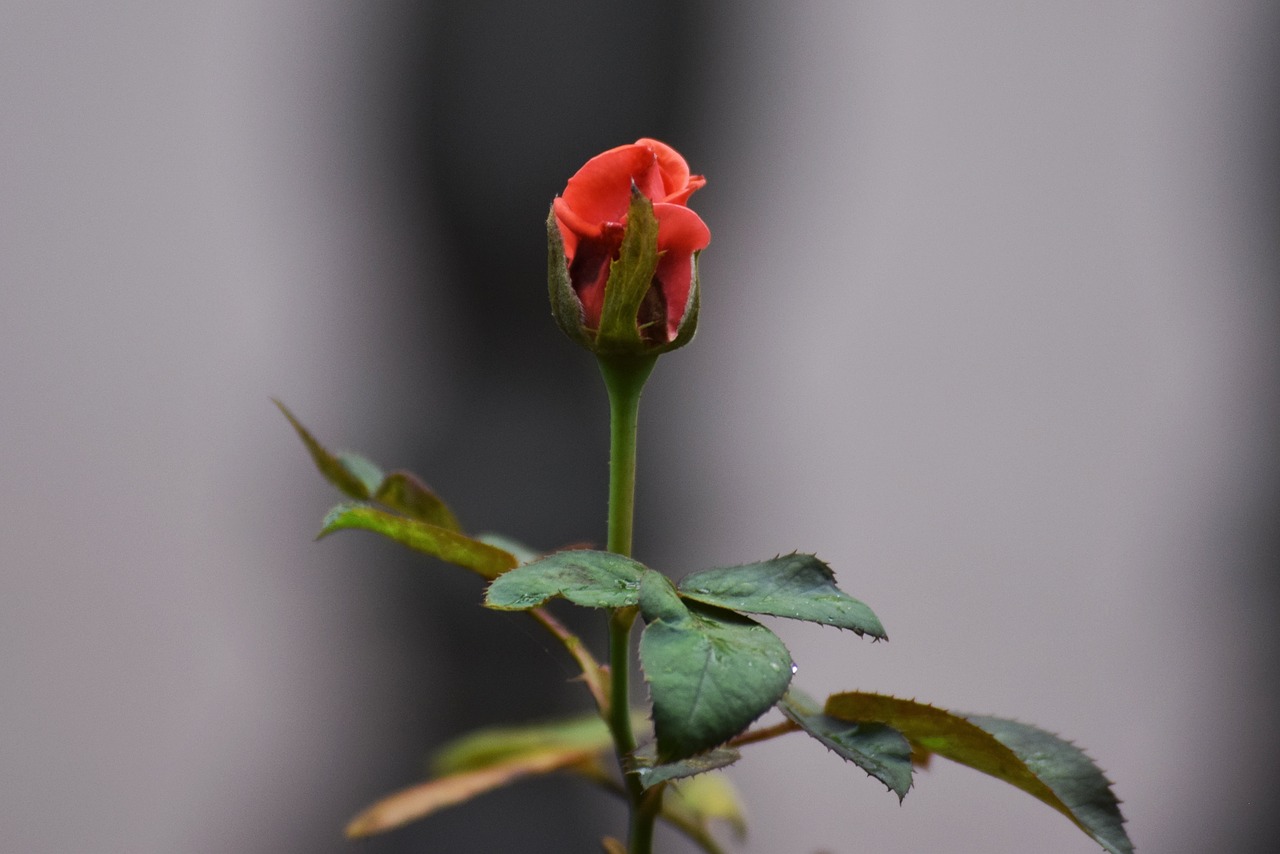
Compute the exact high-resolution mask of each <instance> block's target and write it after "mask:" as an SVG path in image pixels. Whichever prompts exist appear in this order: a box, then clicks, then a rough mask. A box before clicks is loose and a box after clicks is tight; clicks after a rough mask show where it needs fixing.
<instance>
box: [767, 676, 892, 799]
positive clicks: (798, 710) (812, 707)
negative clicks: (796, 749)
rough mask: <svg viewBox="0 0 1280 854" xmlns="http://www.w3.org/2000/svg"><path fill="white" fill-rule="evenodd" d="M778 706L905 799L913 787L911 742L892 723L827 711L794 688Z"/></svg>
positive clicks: (799, 724)
mask: <svg viewBox="0 0 1280 854" xmlns="http://www.w3.org/2000/svg"><path fill="white" fill-rule="evenodd" d="M778 709H779V710H781V712H782V713H783V714H784V715H786V716H787V717H788V718H789V719H790V720H791V721H792V722H793V723H795V724H796V725H797V726H799V727H800V729H802V730H804V731H805V732H806V733H808V734H809V735H811V736H813V737H814V738H815V739H817V740H818V741H820V742H821V743H822V744H823V745H825V746H826V747H827V749H828V750H830V751H832V752H833V753H835V754H836V755H837V756H839V757H840V758H842V759H847V760H849V761H850V762H852V763H854V764H855V765H857V766H858V767H859V768H861V769H862V770H863V771H866V772H867V773H868V774H870V775H871V776H872V777H875V778H876V779H877V780H879V781H880V782H881V783H884V784H885V786H887V787H888V789H889V791H891V792H893V793H894V794H895V795H897V796H898V801H899V802H901V801H902V799H903V798H905V797H906V795H907V790H908V789H910V788H911V743H910V742H909V741H907V738H906V736H904V735H903V734H902V733H900V732H898V731H897V730H896V729H894V728H893V727H891V726H888V725H887V724H881V723H854V722H851V721H845V720H840V719H839V718H833V717H830V716H828V715H825V714H823V712H822V707H821V706H819V705H818V703H817V702H816V701H815V700H814V699H813V698H812V697H810V696H809V695H808V694H805V693H803V692H802V691H800V690H799V689H797V688H795V687H792V688H791V689H790V690H788V691H787V696H785V697H783V698H782V701H781V702H780V703H778Z"/></svg>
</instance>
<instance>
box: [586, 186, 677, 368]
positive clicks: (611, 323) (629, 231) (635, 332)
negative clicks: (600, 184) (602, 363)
mask: <svg viewBox="0 0 1280 854" xmlns="http://www.w3.org/2000/svg"><path fill="white" fill-rule="evenodd" d="M657 269H658V220H657V218H656V217H655V216H654V214H653V202H651V201H649V199H648V198H647V197H646V196H645V195H644V193H642V192H640V190H639V189H638V188H637V187H636V186H635V185H634V184H633V185H632V186H631V206H630V208H629V209H628V211H627V225H626V230H625V231H624V232H623V235H622V247H621V249H620V250H619V252H618V257H617V258H616V259H614V260H613V262H612V263H611V264H610V265H609V279H608V281H607V282H606V283H605V286H604V306H603V308H602V309H601V311H600V329H599V330H598V331H597V332H596V340H595V346H594V347H593V348H592V349H594V350H595V351H596V352H597V353H641V352H645V351H647V350H648V349H649V348H648V346H647V345H646V344H645V343H644V340H643V339H642V338H641V335H640V328H639V326H638V325H637V320H636V318H637V315H639V313H640V305H641V304H642V303H643V302H644V296H645V294H646V293H648V292H649V288H650V286H651V285H652V284H653V274H654V272H655V271H656V270H657ZM664 337H665V336H664Z"/></svg>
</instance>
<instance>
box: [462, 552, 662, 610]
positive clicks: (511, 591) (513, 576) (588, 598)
mask: <svg viewBox="0 0 1280 854" xmlns="http://www.w3.org/2000/svg"><path fill="white" fill-rule="evenodd" d="M644 572H646V570H645V568H644V566H643V565H641V564H639V563H636V562H635V561H634V560H631V559H630V558H626V557H623V556H622V555H617V554H613V553H612V552H597V551H587V550H584V549H578V550H571V551H564V552H555V553H554V554H551V555H548V556H547V557H544V558H542V559H541V560H535V561H533V562H532V563H526V564H525V565H524V566H521V567H518V568H516V569H513V570H512V571H510V572H508V573H506V574H504V575H502V576H500V577H498V578H497V579H495V581H494V582H493V583H492V584H490V585H489V589H488V590H487V591H486V592H485V605H486V606H488V607H490V608H497V609H499V610H504V611H523V610H528V609H529V608H536V607H537V606H539V605H541V604H542V603H543V602H546V601H547V600H548V599H551V598H553V597H555V596H563V597H564V598H565V599H568V600H569V601H570V602H572V603H574V604H575V605H582V606H583V607H586V608H625V607H627V606H630V605H634V604H636V601H637V599H638V597H639V592H640V578H641V575H642V574H643V573H644Z"/></svg>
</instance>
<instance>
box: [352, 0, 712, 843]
mask: <svg viewBox="0 0 1280 854" xmlns="http://www.w3.org/2000/svg"><path fill="white" fill-rule="evenodd" d="M696 8H697V7H696V6H694V5H690V4H688V3H681V2H676V0H664V2H650V3H643V4H621V3H600V2H594V0H575V2H566V3H555V4H541V3H522V2H515V0H477V2H469V3H448V4H432V3H421V2H414V3H408V2H400V3H383V4H377V5H374V6H372V7H370V9H371V12H370V18H369V21H368V30H367V43H366V44H367V47H366V55H365V56H364V58H363V60H362V67H363V68H364V69H365V70H366V73H367V75H368V79H367V80H366V81H365V83H364V86H365V87H366V89H365V91H366V92H367V94H368V97H367V98H366V99H365V100H364V102H363V103H361V104H357V105H355V107H354V109H355V110H356V115H355V116H354V118H353V121H355V122H356V123H358V126H359V127H360V128H361V131H360V133H361V134H362V135H363V136H364V138H363V139H361V140H359V141H358V144H359V145H361V146H362V148H364V149H365V150H366V151H367V152H368V154H367V162H368V163H369V175H368V179H369V186H370V187H371V188H374V195H373V203H374V204H378V205H382V206H385V207H386V209H387V210H386V213H385V214H384V216H385V217H386V218H388V219H390V220H392V221H396V222H398V223H400V224H401V225H402V226H403V227H402V228H400V230H399V233H401V234H405V235H413V234H415V233H420V234H423V235H426V234H428V233H430V232H431V230H432V229H434V230H435V231H434V234H433V242H434V244H435V245H437V246H439V247H441V248H442V250H443V254H444V256H445V257H444V258H443V259H437V260H438V261H442V263H437V264H436V267H435V268H436V269H442V268H443V269H446V270H448V271H449V273H448V275H446V276H444V277H443V278H440V277H429V276H428V275H427V273H426V272H425V271H424V272H423V274H422V275H421V276H419V277H405V278H406V280H407V281H412V282H413V285H412V287H411V288H410V289H408V290H405V289H401V290H398V291H396V290H392V291H388V292H384V293H380V294H378V296H377V298H378V299H385V300H394V301H396V302H397V303H399V304H401V305H403V306H404V310H405V311H407V312H430V313H433V314H434V315H436V316H437V317H439V316H440V315H441V314H443V315H444V316H446V317H447V322H446V323H445V326H446V327H447V328H448V329H449V330H450V341H449V345H448V347H447V348H445V349H444V350H443V351H442V350H441V348H439V347H431V348H428V347H425V346H424V348H423V350H422V352H420V353H404V354H403V357H404V359H406V360H408V361H410V362H412V361H413V360H417V359H426V358H430V357H434V358H441V353H442V352H443V353H444V357H445V358H448V359H449V364H448V365H446V366H444V368H445V372H446V373H447V374H448V375H449V376H450V384H449V387H448V388H447V393H448V394H449V397H448V399H445V400H433V401H421V400H410V401H405V403H404V406H403V407H401V408H400V411H398V412H391V413H387V415H386V420H389V421H394V422H396V423H397V424H398V426H399V429H401V430H402V431H403V432H402V435H401V442H400V444H401V447H400V448H399V449H398V450H397V451H396V452H395V456H396V459H398V460H401V461H404V462H405V463H406V464H407V465H408V466H409V467H410V468H412V469H413V470H415V471H418V472H420V473H422V474H423V475H424V476H425V477H426V478H427V479H428V480H429V481H430V482H431V483H432V485H433V486H435V488H436V489H437V490H439V491H440V492H441V494H442V495H444V496H445V497H446V499H447V500H449V501H450V502H451V503H452V504H453V505H454V507H455V509H456V510H457V511H458V513H459V515H460V517H461V518H462V520H463V522H464V524H465V525H467V526H468V527H469V528H471V529H476V530H498V531H501V532H503V533H505V534H508V535H510V536H514V537H516V538H518V539H521V540H523V541H525V542H527V543H529V544H530V545H532V546H535V547H539V548H552V547H555V546H558V545H563V544H567V543H571V542H581V541H584V540H586V541H592V540H594V541H597V542H598V541H599V540H600V539H601V538H602V537H603V533H604V532H603V515H604V514H603V507H604V496H605V485H606V483H605V481H606V474H607V472H606V468H605V461H606V459H607V454H608V448H607V430H606V425H607V410H606V408H605V404H604V398H603V394H602V390H601V388H600V381H599V378H598V375H597V374H596V371H595V367H594V363H593V360H592V359H591V358H590V357H589V356H588V355H587V354H586V353H585V352H583V351H581V350H579V349H578V348H576V347H575V346H573V345H572V344H570V343H569V342H568V341H567V340H565V339H563V338H562V336H561V335H560V333H559V332H558V330H556V328H555V326H554V324H553V323H552V322H551V319H550V312H549V308H548V305H547V297H546V285H545V278H544V273H543V271H544V270H545V264H546V261H545V257H546V244H545V236H544V231H543V222H544V221H545V218H546V215H547V211H548V208H549V206H550V203H551V199H552V197H553V196H554V195H555V194H556V193H557V192H558V191H559V190H560V188H561V187H562V186H563V184H564V181H565V180H566V179H567V178H568V176H569V175H571V174H572V173H573V171H574V170H575V169H576V168H577V167H578V166H579V165H581V163H582V162H584V161H585V160H586V159H587V158H588V157H590V156H591V155H593V154H595V153H598V152H599V151H602V150H604V149H606V148H609V147H612V146H615V145H620V144H623V143H627V142H631V141H633V140H635V139H636V138H638V137H641V136H656V137H659V138H664V139H671V140H672V141H673V142H677V143H678V142H679V141H680V139H681V137H683V136H684V135H685V134H686V133H687V132H688V129H687V128H685V127H680V126H677V124H676V123H675V121H674V120H673V116H674V115H675V114H676V112H677V111H678V110H679V108H680V105H681V104H682V103H683V102H684V99H686V97H687V95H688V94H689V93H691V92H692V91H695V90H696V88H697V87H698V85H699V83H698V81H699V77H700V74H701V72H702V70H703V63H705V62H707V61H708V58H707V57H706V56H705V55H701V54H697V53H695V52H694V51H693V50H692V47H693V45H692V43H691V42H692V39H693V37H694V35H695V32H696V28H697V20H696V17H695V9H696ZM377 286H378V283H371V284H370V287H377ZM437 367H439V366H437ZM419 418H425V419H430V423H431V435H432V437H433V439H432V441H431V442H430V443H429V445H428V446H425V447H424V446H423V443H422V441H421V436H420V433H421V424H420V423H418V422H417V419H419ZM379 555H380V556H382V555H387V556H388V559H390V560H393V561H395V562H397V563H398V564H399V565H398V566H394V567H383V568H382V570H381V571H380V572H379V573H378V575H377V578H378V579H379V582H380V583H381V584H382V585H384V587H383V590H382V597H383V599H384V603H383V607H384V611H385V620H386V632H387V635H388V637H389V638H390V639H392V640H391V642H392V643H394V644H395V646H393V647H392V648H393V649H394V651H395V654H397V655H399V656H402V657H403V658H404V659H405V663H404V665H403V666H404V667H405V669H406V672H407V673H413V672H414V671H413V662H414V661H415V660H421V657H422V656H427V655H429V656H431V657H432V658H433V661H432V667H431V671H432V672H433V673H435V674H437V676H436V679H435V680H434V681H430V682H429V681H428V680H427V674H426V668H422V670H421V673H420V677H421V678H417V679H413V680H412V683H413V684H412V685H411V686H409V687H406V688H405V692H404V696H403V698H402V702H403V705H404V710H405V715H404V717H403V718H402V719H401V720H400V722H399V726H398V727H397V728H396V729H393V730H388V731H387V732H386V733H385V738H384V741H383V744H382V745H381V746H380V751H381V754H380V755H373V756H370V755H362V756H352V757H350V761H351V762H356V763H367V764H370V765H372V766H375V767H373V768H370V769H369V770H368V771H367V772H365V773H363V774H361V775H360V776H361V777H363V778H364V779H366V780H368V779H377V780H379V783H378V788H376V789H372V790H370V791H368V792H367V795H368V796H369V797H372V796H375V795H377V794H381V793H382V792H385V791H390V790H392V789H394V788H396V787H398V786H401V785H406V784H408V783H410V782H412V781H414V780H415V779H417V777H418V776H420V774H421V767H422V753H423V752H424V751H425V750H428V749H429V748H430V746H432V745H434V744H438V743H439V742H440V741H442V740H444V739H445V738H448V737H451V736H454V735H457V734H461V733H463V732H466V731H468V730H470V729H472V728H475V727H477V726H481V725H494V724H504V723H517V722H520V721H523V720H526V719H531V718H538V717H540V716H542V717H545V716H551V715H555V714H561V713H568V712H574V711H580V710H584V709H586V708H587V707H588V702H587V695H586V692H585V691H584V690H583V689H582V687H581V686H580V685H577V684H570V683H568V682H567V681H566V680H567V678H568V677H569V676H571V675H572V672H571V669H570V667H569V665H568V663H567V661H566V660H565V656H564V655H563V653H562V652H561V651H560V650H559V649H557V648H555V647H554V645H553V644H551V643H549V642H547V641H545V640H544V639H543V637H542V636H541V635H540V634H539V633H538V632H539V630H538V629H537V627H536V626H534V625H533V624H532V623H531V622H527V621H525V620H523V619H522V618H520V617H518V616H511V615H497V614H489V613H484V612H481V613H480V614H479V615H477V611H478V610H479V609H477V608H476V604H477V601H478V598H479V596H480V590H481V588H480V585H479V584H478V583H477V581H476V580H475V579H473V578H471V577H468V576H467V575H466V574H465V573H435V572H426V573H424V572H422V571H421V561H419V560H417V559H414V558H411V557H402V556H399V555H394V556H393V555H392V554H391V553H390V552H381V551H380V552H379ZM581 616H582V615H579V614H570V613H566V614H565V617H566V619H568V620H569V621H570V622H573V621H575V620H576V621H577V622H576V623H574V625H575V627H577V628H578V629H579V630H580V631H581V632H583V634H584V635H586V636H588V637H593V636H594V634H595V632H596V631H597V627H596V626H595V625H594V622H598V621H590V620H583V619H581ZM442 672H443V674H444V676H443V678H441V677H440V674H441V673H442ZM428 721H434V722H436V723H437V724H438V725H439V724H440V722H441V721H443V724H442V725H440V730H439V731H437V732H429V731H428V729H427V724H428ZM608 807H609V800H608V798H607V796H605V795H602V794H598V793H596V792H595V791H594V790H591V789H590V788H589V787H588V786H587V785H586V784H583V783H581V782H575V781H564V780H556V781H539V782H535V783H528V784H523V785H521V786H519V787H516V788H514V789H512V790H510V791H506V792H501V793H497V794H495V795H492V796H490V797H488V798H486V799H484V800H482V801H480V802H476V803H473V804H469V805H466V806H463V807H460V808H457V809H453V810H449V811H446V812H445V813H443V814H441V815H438V816H436V817H433V818H432V819H431V820H430V821H426V822H421V823H418V824H415V825H412V826H410V827H408V828H406V829H404V830H402V831H399V832H396V833H392V834H388V835H386V836H383V837H379V838H377V839H375V840H372V841H371V842H370V843H369V844H368V845H367V846H366V848H365V850H370V851H377V852H393V851H450V852H453V851H485V852H489V851H520V852H526V854H535V852H543V851H545V852H556V854H563V853H564V852H566V851H588V850H597V849H598V847H599V839H600V837H601V836H603V835H605V834H606V833H610V832H615V833H616V828H617V824H618V822H617V819H618V816H619V815H620V813H619V812H618V811H617V810H610V809H609V808H608Z"/></svg>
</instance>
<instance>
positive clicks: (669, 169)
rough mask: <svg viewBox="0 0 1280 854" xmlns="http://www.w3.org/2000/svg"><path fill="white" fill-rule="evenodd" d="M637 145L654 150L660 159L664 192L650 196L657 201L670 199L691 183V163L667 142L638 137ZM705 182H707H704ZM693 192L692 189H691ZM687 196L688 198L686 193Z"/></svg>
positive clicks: (659, 165)
mask: <svg viewBox="0 0 1280 854" xmlns="http://www.w3.org/2000/svg"><path fill="white" fill-rule="evenodd" d="M636 145H643V146H644V147H645V148H648V149H649V150H650V151H652V152H653V155H654V157H656V158H657V160H658V169H659V170H660V171H661V173H662V192H661V193H659V194H658V195H656V196H650V197H649V198H651V199H653V200H654V201H655V202H663V201H670V200H671V199H670V197H671V195H672V194H673V193H679V192H681V191H683V190H684V189H685V187H686V186H688V184H689V164H688V163H686V162H685V159H684V158H683V157H681V156H680V153H679V152H678V151H676V150H675V149H674V148H672V147H671V146H669V145H667V144H666V143H665V142H659V141H658V140H656V139H649V138H647V137H646V138H644V139H637V140H636ZM704 183H705V182H704ZM690 192H692V191H690ZM685 198H688V196H687V195H686V196H685Z"/></svg>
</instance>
